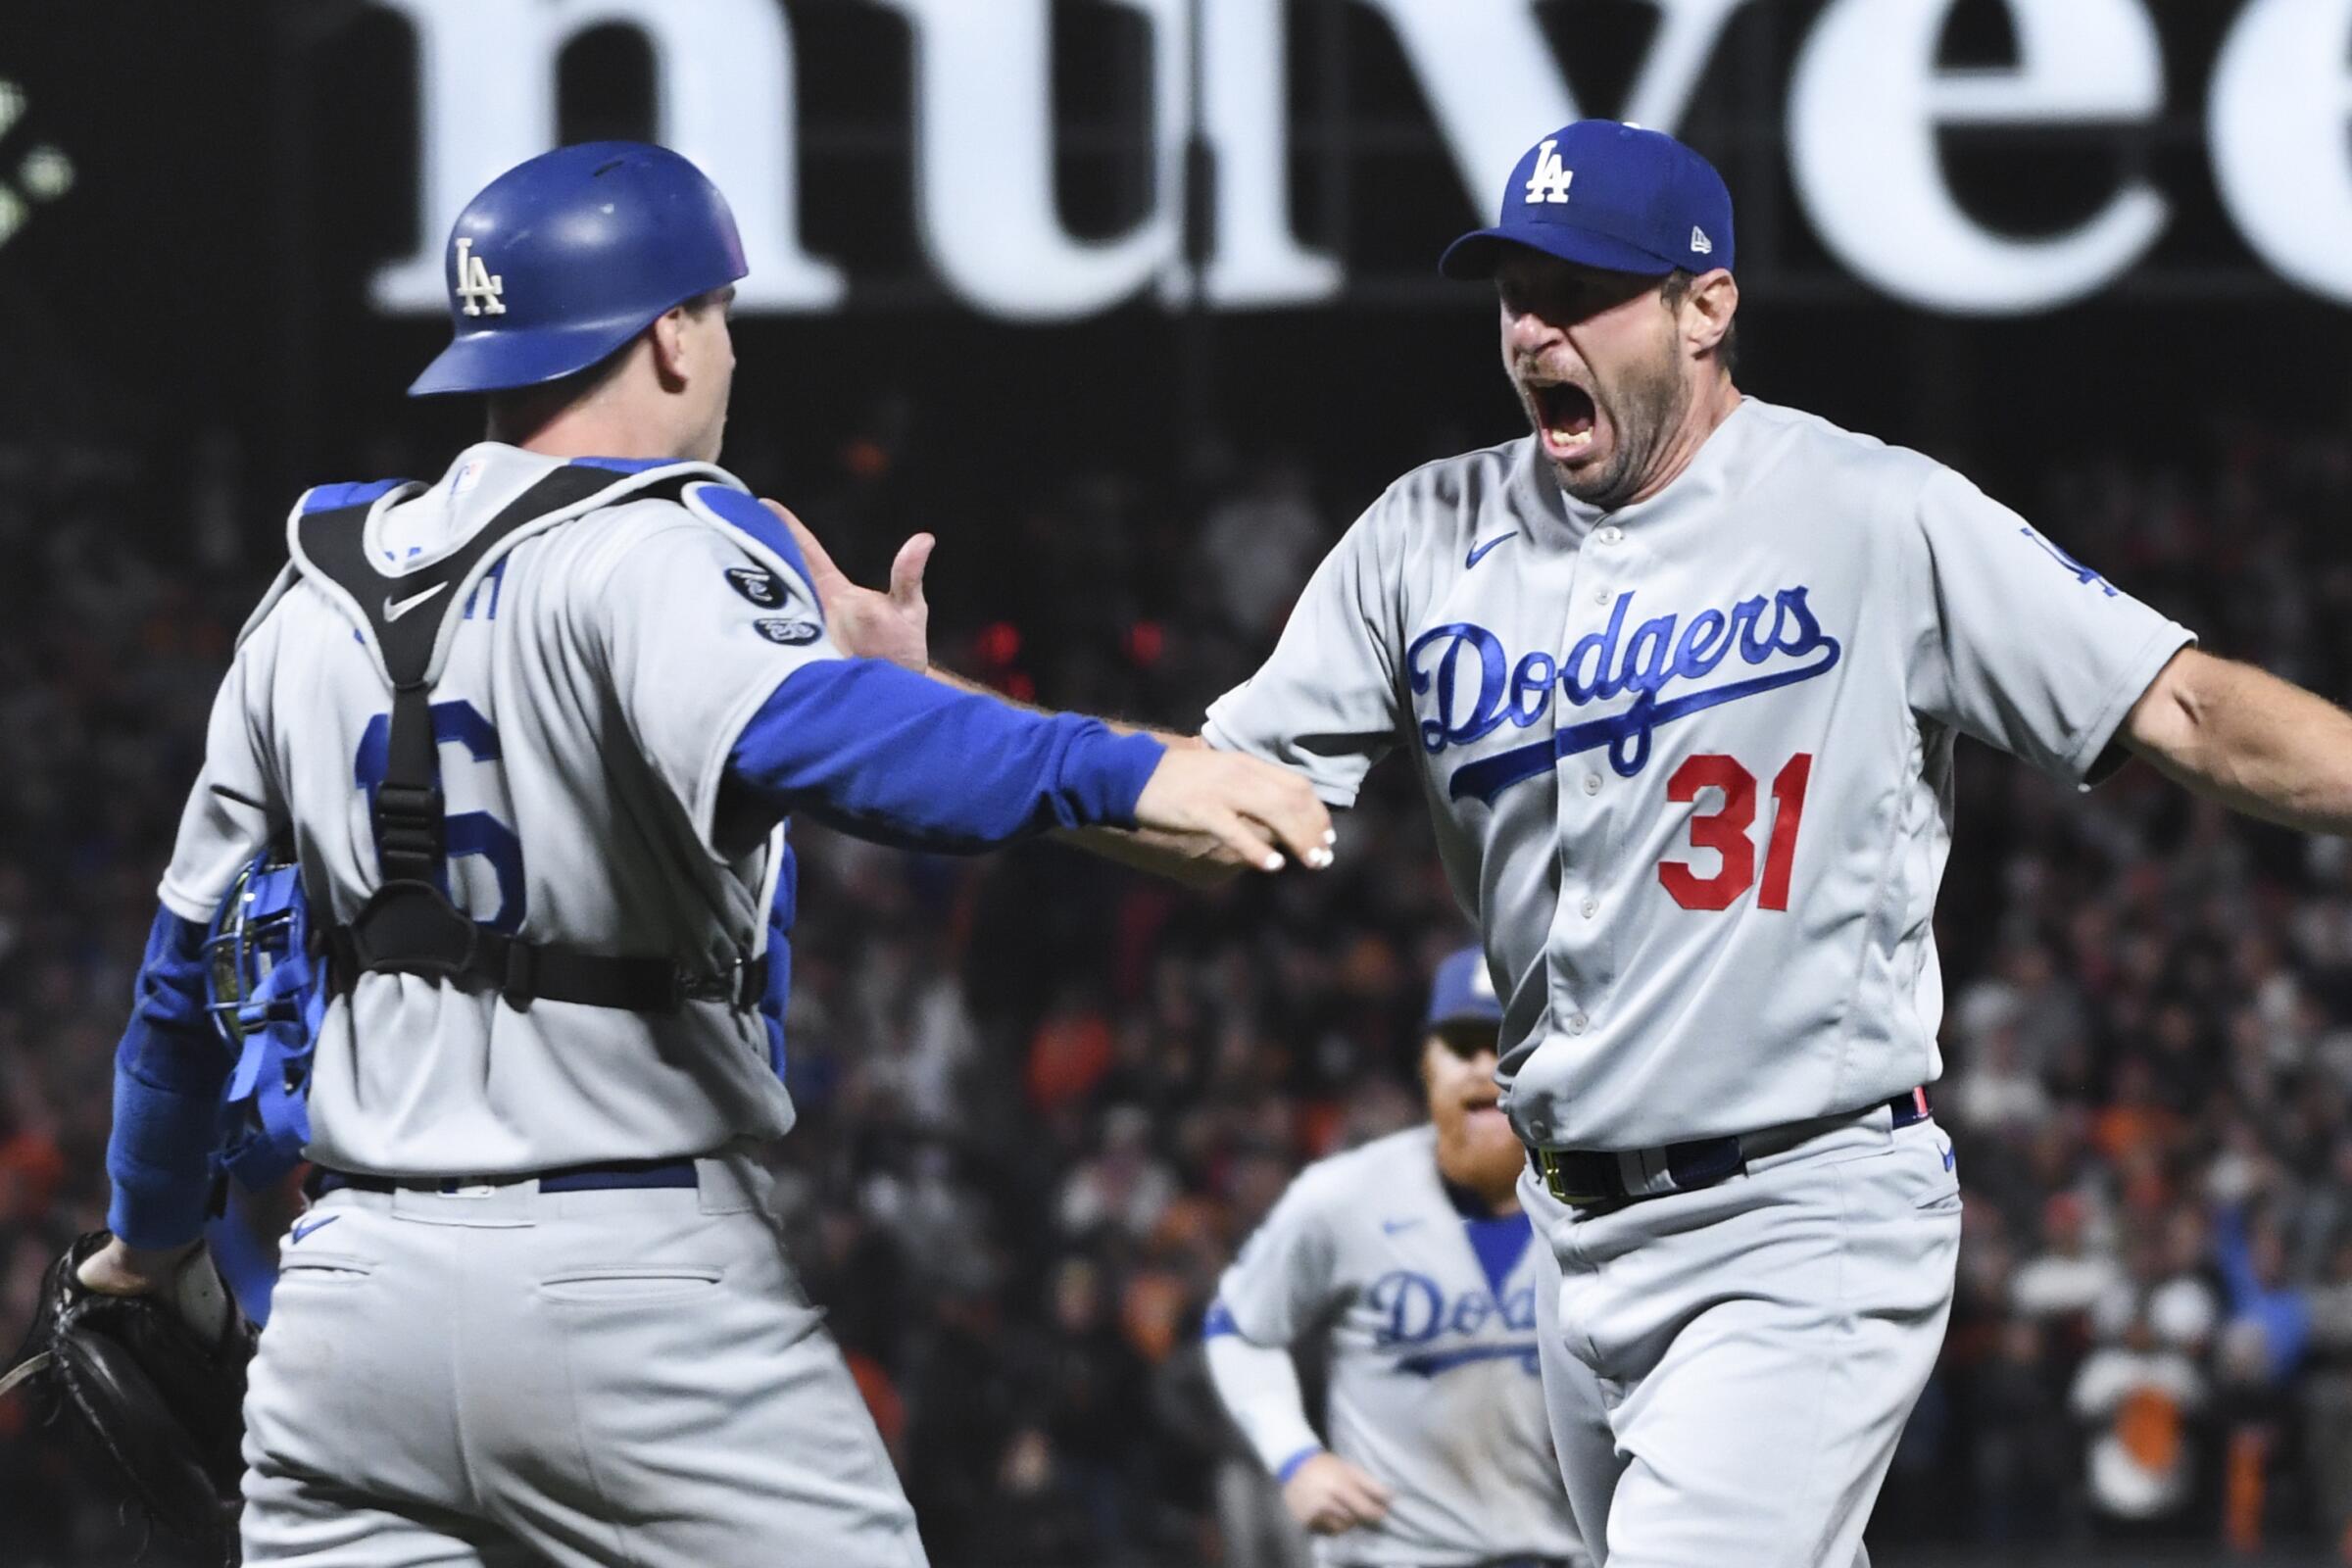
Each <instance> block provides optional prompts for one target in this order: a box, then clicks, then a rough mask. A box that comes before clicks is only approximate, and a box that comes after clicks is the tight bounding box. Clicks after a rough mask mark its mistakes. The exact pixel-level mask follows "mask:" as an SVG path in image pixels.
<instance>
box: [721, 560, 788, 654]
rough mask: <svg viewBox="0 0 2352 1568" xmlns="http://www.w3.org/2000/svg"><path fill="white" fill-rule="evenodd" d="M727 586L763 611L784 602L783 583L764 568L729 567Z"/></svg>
mask: <svg viewBox="0 0 2352 1568" xmlns="http://www.w3.org/2000/svg"><path fill="white" fill-rule="evenodd" d="M727 586H728V587H730V588H732V589H734V590H735V591H736V592H737V593H739V594H741V595H743V597H744V598H746V599H749V600H750V601H751V602H752V603H753V604H755V605H758V606H759V607H760V609H761V610H773V609H775V608H776V607H777V606H778V605H780V604H782V603H783V602H784V585H783V583H781V582H779V581H777V580H776V574H775V573H774V572H772V571H769V570H768V569H767V568H766V567H764V566H729V567H728V568H727ZM779 640H781V639H779Z"/></svg>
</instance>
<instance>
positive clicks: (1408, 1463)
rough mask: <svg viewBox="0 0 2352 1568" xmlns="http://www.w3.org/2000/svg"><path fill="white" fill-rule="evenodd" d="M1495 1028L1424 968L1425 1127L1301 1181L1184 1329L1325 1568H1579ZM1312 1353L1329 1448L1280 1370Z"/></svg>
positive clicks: (1467, 994) (1479, 989) (1494, 1012)
mask: <svg viewBox="0 0 2352 1568" xmlns="http://www.w3.org/2000/svg"><path fill="white" fill-rule="evenodd" d="M1501 1021H1502V1006H1501V1004H1500V1003H1499V1002H1497V1001H1496V1000H1495V988H1494V986H1493V984H1492V983H1491V982H1490V981H1489V980H1488V978H1487V966H1486V958H1485V956H1483V955H1482V954H1481V953H1480V952H1479V951H1478V950H1477V949H1475V948H1471V949H1466V950H1465V951H1463V952H1460V953H1457V954H1454V955H1453V956H1451V957H1449V958H1447V959H1446V961H1445V962H1444V963H1443V964H1441V965H1440V966H1439V968H1438V973H1437V978H1436V981H1435V983H1434V984H1433V985H1432V986H1431V988H1430V998H1429V1014H1428V1017H1427V1019H1426V1023H1425V1027H1426V1030H1427V1033H1426V1036H1425V1038H1424V1039H1423V1041H1422V1046H1421V1086H1422V1089H1423V1090H1424V1091H1425V1093H1426V1094H1427V1096H1428V1099H1429V1117H1430V1119H1429V1122H1428V1124H1427V1125H1424V1126H1420V1127H1411V1128H1407V1129H1406V1130H1404V1131H1403V1132H1400V1133H1392V1134H1391V1135H1389V1136H1388V1137H1386V1138H1380V1139H1375V1140H1374V1141H1373V1142H1371V1143H1368V1144H1365V1145H1363V1146H1362V1147H1361V1148H1357V1149H1351V1150H1349V1151H1348V1152H1346V1153H1342V1154H1335V1155H1333V1156H1332V1157H1331V1158H1329V1159H1326V1160H1322V1161H1320V1162H1318V1163H1317V1164H1314V1165H1311V1166H1309V1167H1308V1168H1307V1169H1305V1170H1304V1171H1301V1172H1300V1173H1299V1179H1298V1180H1297V1181H1295V1182H1293V1183H1292V1184H1291V1187H1290V1190H1289V1191H1288V1192H1286V1193H1285V1194H1284V1195H1283V1197H1282V1201H1280V1202H1278V1203H1276V1204H1275V1205H1274V1208H1273V1210H1272V1211H1271V1212H1270V1213H1268V1214H1267V1216H1266V1219H1265V1222H1264V1224H1262V1225H1260V1226H1259V1227H1258V1229H1257V1232H1256V1234H1255V1235H1253V1236H1251V1237H1250V1241H1249V1244H1248V1245H1247V1246H1245V1247H1244V1248H1243V1249H1242V1252H1241V1255H1240V1256H1239V1257H1238V1258H1236V1259H1235V1260H1234V1263H1233V1266H1232V1267H1231V1268H1229V1269H1227V1270H1226V1271H1225V1277H1224V1279H1223V1281H1222V1282H1221V1283H1220V1285H1219V1288H1218V1291H1217V1299H1216V1300H1215V1302H1214V1303H1213V1304H1211V1306H1210V1307H1209V1310H1208V1316H1207V1320H1206V1322H1205V1324H1204V1325H1203V1327H1202V1334H1203V1336H1204V1337H1205V1340H1206V1350H1207V1355H1208V1371H1209V1376H1210V1378H1211V1379H1212V1380H1213V1381H1214V1382H1215V1384H1216V1388H1217V1394H1218V1396H1219V1397H1221V1398H1223V1399H1224V1401H1225V1408H1226V1409H1227V1410H1229V1411H1231V1412H1232V1414H1233V1418H1234V1420H1235V1421H1236V1422H1237V1423H1238V1424H1239V1425H1240V1426H1241V1429H1242V1432H1243V1435H1244V1436H1246V1437H1247V1438H1248V1439H1249V1440H1250V1446H1252V1447H1253V1448H1255V1449H1256V1450H1257V1454H1258V1457H1259V1458H1261V1459H1263V1460H1264V1461H1265V1465H1266V1468H1267V1469H1268V1470H1269V1471H1271V1472H1272V1473H1273V1475H1274V1477H1275V1479H1276V1480H1277V1481H1279V1482H1280V1483H1281V1484H1282V1495H1283V1502H1284V1503H1285V1504H1286V1505H1287V1506H1288V1507H1289V1509H1290V1511H1291V1516H1292V1517H1293V1518H1295V1519H1297V1520H1298V1521H1299V1523H1300V1524H1302V1525H1304V1526H1305V1527H1306V1528H1307V1529H1308V1530H1310V1531H1312V1532H1314V1533H1315V1534H1316V1535H1317V1536H1318V1537H1321V1538H1322V1539H1321V1540H1320V1541H1319V1542H1318V1543H1317V1551H1316V1555H1317V1557H1318V1559H1319V1560H1320V1561H1321V1562H1323V1563H1325V1564H1330V1565H1335V1568H1336V1565H1341V1564H1346V1565H1355V1564H1363V1565H1366V1568H1372V1565H1379V1568H1390V1565H1396V1568H1466V1565H1471V1564H1477V1565H1480V1568H1506V1565H1507V1568H1567V1565H1569V1564H1582V1563H1583V1562H1584V1561H1585V1560H1586V1559H1585V1558H1584V1556H1583V1553H1582V1551H1581V1550H1580V1549H1579V1547H1578V1544H1577V1538H1576V1525H1575V1522H1574V1520H1572V1519H1571V1518H1570V1517H1569V1511H1568V1499H1567V1498H1566V1496H1564V1495H1562V1493H1561V1491H1560V1484H1559V1472H1558V1469H1557V1461H1556V1460H1555V1459H1554V1458H1553V1456H1552V1451H1551V1434H1550V1432H1549V1430H1548V1429H1547V1428H1546V1426H1545V1416H1544V1394H1543V1387H1542V1384H1541V1383H1540V1382H1539V1380H1538V1366H1537V1353H1536V1289H1537V1285H1538V1282H1539V1280H1542V1279H1544V1278H1545V1277H1547V1275H1548V1273H1549V1271H1548V1269H1546V1268H1545V1267H1544V1265H1542V1264H1541V1263H1539V1261H1538V1259H1537V1256H1536V1253H1537V1251H1538V1250H1539V1249H1536V1248H1534V1247H1531V1246H1530V1245H1529V1244H1530V1242H1531V1241H1532V1240H1533V1235H1534V1233H1533V1231H1532V1230H1531V1229H1530V1227H1529V1225H1528V1219H1527V1214H1526V1212H1525V1210H1524V1209H1523V1208H1522V1207H1521V1206H1520V1201H1519V1192H1518V1186H1519V1172H1520V1171H1521V1170H1522V1169H1524V1168H1525V1166H1526V1163H1527V1155H1526V1152H1525V1151H1524V1150H1522V1149H1521V1148H1520V1146H1519V1140H1518V1139H1517V1137H1515V1136H1514V1135H1513V1134H1512V1132H1511V1127H1510V1123H1509V1122H1508V1121H1506V1120H1505V1119H1504V1118H1503V1115H1502V1112H1501V1111H1500V1109H1498V1108H1497V1106H1496V1100H1497V1093H1496V1089H1495V1028H1496V1026H1497V1025H1499V1024H1500V1023H1501ZM1317 1338H1319V1339H1320V1340H1321V1341H1322V1342H1323V1344H1324V1346H1325V1348H1327V1350H1328V1352H1329V1363H1330V1369H1331V1371H1330V1380H1331V1381H1330V1393H1329V1398H1328V1401H1327V1403H1328V1421H1327V1425H1328V1427H1329V1430H1330V1433H1331V1446H1330V1447H1329V1448H1328V1449H1326V1448H1325V1446H1324V1445H1323V1444H1322V1443H1321V1442H1320V1441H1319V1440H1317V1438H1316V1437H1315V1433H1314V1429H1313V1428H1312V1427H1310V1426H1309V1425H1308V1424H1307V1419H1306V1411H1305V1408H1304V1406H1303V1405H1302V1403H1301V1401H1300V1398H1299V1377H1298V1373H1297V1371H1296V1369H1295V1368H1294V1367H1293V1365H1292V1362H1291V1349H1292V1348H1293V1347H1294V1346H1298V1345H1300V1344H1302V1343H1305V1342H1307V1341H1308V1340H1310V1339H1317Z"/></svg>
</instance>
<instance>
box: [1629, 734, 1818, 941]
mask: <svg viewBox="0 0 2352 1568" xmlns="http://www.w3.org/2000/svg"><path fill="white" fill-rule="evenodd" d="M1812 777H1813V754H1812V753H1810V752H1799V753H1797V754H1796V755H1795V756H1794V757H1791V758H1790V759H1789V765H1788V766H1786V767H1784V768H1782V769H1781V772H1780V776H1779V777H1778V778H1775V779H1774V780H1773V781H1772V840H1771V842H1770V843H1769V844H1767V845H1766V846H1765V849H1764V885H1763V886H1762V887H1761V888H1758V889H1757V890H1756V907H1758V908H1760V909H1786V908H1787V907H1789V867H1790V865H1791V863H1792V862H1793V861H1794V860H1795V859H1796V830H1797V827H1798V826H1799V824H1801V823H1802V822H1803V821H1804V816H1805V785H1806V784H1807V783H1808V782H1810V781H1811V779H1812ZM1710 787H1711V788H1714V789H1719V790H1721V791H1723V804H1722V805H1721V806H1719V807H1717V808H1716V809H1714V810H1712V811H1695V812H1692V813H1691V848H1692V849H1694V850H1713V851H1714V852H1715V854H1716V856H1717V858H1719V859H1720V860H1721V861H1722V863H1721V864H1720V865H1718V866H1717V867H1716V868H1715V871H1714V873H1713V874H1712V875H1709V876H1700V875H1699V874H1698V873H1697V872H1695V871H1693V870H1691V867H1690V866H1689V865H1688V864H1686V863H1685V862H1683V861H1681V860H1661V861H1659V862H1658V881H1659V882H1660V883H1662V884H1664V886H1665V889H1666V891H1667V892H1668V893H1670V894H1672V895H1673V896H1674V902H1675V903H1677V904H1679V905H1681V906H1682V907H1684V908H1686V909H1728V908H1730V907H1732V901H1733V900H1734V899H1736V898H1738V897H1740V894H1742V893H1745V892H1746V891H1747V890H1748V888H1749V886H1750V885H1751V884H1753V883H1754V882H1755V880H1756V847H1755V844H1754V842H1753V841H1752V840H1750V839H1749V838H1748V836H1747V834H1748V829H1750V828H1752V827H1754V826H1755V825H1756V775H1755V774H1753V773H1750V772H1749V771H1748V770H1747V769H1746V768H1744V767H1741V766H1740V764H1739V763H1738V762H1736V761H1734V760H1732V759H1731V758H1728V757H1723V756H1720V755H1716V754H1712V753H1710V754H1708V755H1705V756H1700V757H1693V758H1691V759H1689V760H1686V761H1685V762H1684V763H1683V765H1682V766H1680V767H1678V768H1676V769H1675V770H1674V776H1673V777H1672V778H1670V779H1668V780H1667V781H1666V798H1667V799H1668V800H1670V801H1695V800H1697V799H1698V792H1699V791H1700V790H1703V789H1708V788H1710Z"/></svg>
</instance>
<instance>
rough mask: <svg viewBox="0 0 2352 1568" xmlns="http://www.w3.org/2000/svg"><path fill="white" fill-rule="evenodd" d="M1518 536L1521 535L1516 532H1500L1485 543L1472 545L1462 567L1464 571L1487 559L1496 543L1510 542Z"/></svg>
mask: <svg viewBox="0 0 2352 1568" xmlns="http://www.w3.org/2000/svg"><path fill="white" fill-rule="evenodd" d="M1518 537H1519V536H1518V535H1517V534H1515V533H1498V534H1496V535H1495V537H1494V538H1492V539H1490V540H1488V541H1487V542H1486V543H1485V544H1483V545H1472V546H1471V547H1470V555H1469V557H1468V559H1466V560H1465V561H1463V563H1462V569H1463V570H1464V571H1467V570H1469V569H1470V568H1471V567H1472V566H1475V565H1477V564H1479V563H1480V562H1482V561H1484V560H1486V559H1487V552H1488V551H1490V550H1492V549H1494V548H1495V546H1496V545H1500V544H1508V543H1510V542H1511V541H1512V540H1513V539H1516V538H1518Z"/></svg>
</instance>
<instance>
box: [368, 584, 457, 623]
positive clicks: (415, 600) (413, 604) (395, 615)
mask: <svg viewBox="0 0 2352 1568" xmlns="http://www.w3.org/2000/svg"><path fill="white" fill-rule="evenodd" d="M448 586H449V584H447V583H445V582H437V583H435V584H433V585H432V586H431V587H430V588H427V589H426V590H424V592H422V593H420V594H411V595H409V597H408V598H406V599H402V600H399V601H395V600H394V599H393V598H392V596H391V595H390V594H386V595H384V618H385V619H386V620H398V619H399V618H400V617H401V616H403V615H405V614H407V613H409V612H410V611H412V610H415V609H416V608H417V606H418V605H421V604H423V603H424V602H425V601H426V600H427V599H430V598H432V597H433V595H435V594H437V593H439V592H441V591H442V590H443V589H444V588H447V587H448Z"/></svg>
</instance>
